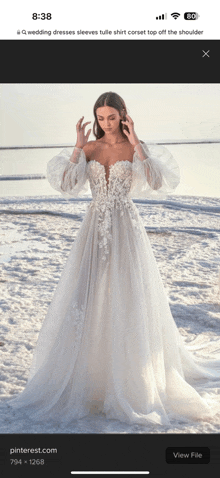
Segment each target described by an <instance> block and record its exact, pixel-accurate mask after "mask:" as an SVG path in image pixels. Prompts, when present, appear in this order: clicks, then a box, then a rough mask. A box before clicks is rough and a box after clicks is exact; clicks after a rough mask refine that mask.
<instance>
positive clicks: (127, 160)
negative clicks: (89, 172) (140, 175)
mask: <svg viewBox="0 0 220 478" xmlns="http://www.w3.org/2000/svg"><path fill="white" fill-rule="evenodd" d="M93 161H95V163H98V164H100V166H103V167H104V168H105V165H104V164H102V163H100V162H99V161H97V159H90V160H89V161H88V164H89V163H92V162H93ZM117 163H131V164H132V163H133V161H129V159H118V161H115V163H114V164H109V168H111V167H112V166H115V164H117Z"/></svg>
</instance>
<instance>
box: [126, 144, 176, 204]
mask: <svg viewBox="0 0 220 478" xmlns="http://www.w3.org/2000/svg"><path fill="white" fill-rule="evenodd" d="M141 147H142V157H143V156H144V158H145V159H144V160H142V159H141V158H140V156H139V153H138V151H137V147H135V148H134V156H133V163H132V182H131V188H130V193H129V195H130V196H132V197H133V198H147V197H149V196H151V197H152V198H155V199H156V198H164V197H166V196H167V195H168V194H170V193H172V192H173V191H174V189H175V188H176V187H177V186H178V184H179V182H180V170H179V166H178V164H177V162H176V160H175V159H174V158H173V156H172V154H171V153H170V152H169V151H168V149H167V148H165V147H164V146H160V145H149V146H148V145H147V144H146V143H142V144H141Z"/></svg>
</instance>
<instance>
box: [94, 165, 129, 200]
mask: <svg viewBox="0 0 220 478" xmlns="http://www.w3.org/2000/svg"><path fill="white" fill-rule="evenodd" d="M92 162H95V163H98V164H100V166H103V167H104V169H105V165H104V164H102V163H100V162H99V161H97V160H96V159H90V161H88V164H89V163H92ZM132 162H133V161H129V159H121V160H120V159H119V160H118V161H115V163H114V164H110V165H109V168H111V167H112V166H115V165H116V164H117V163H131V164H132ZM108 179H110V174H109V178H108ZM108 186H109V181H108V182H107V179H106V174H105V187H106V190H107V192H108Z"/></svg>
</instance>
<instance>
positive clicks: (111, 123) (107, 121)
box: [96, 106, 122, 134]
mask: <svg viewBox="0 0 220 478" xmlns="http://www.w3.org/2000/svg"><path fill="white" fill-rule="evenodd" d="M96 116H97V120H98V123H99V126H100V127H101V128H102V129H103V131H104V132H105V133H107V134H108V133H114V132H116V131H117V130H118V129H119V124H120V120H121V119H122V118H121V115H120V114H119V112H118V110H116V109H115V108H112V107H111V106H101V107H100V108H97V110H96Z"/></svg>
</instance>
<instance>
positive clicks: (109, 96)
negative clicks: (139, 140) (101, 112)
mask: <svg viewBox="0 0 220 478" xmlns="http://www.w3.org/2000/svg"><path fill="white" fill-rule="evenodd" d="M102 106H111V108H115V109H116V110H118V112H119V114H121V115H122V117H123V120H120V125H119V127H120V130H121V133H122V135H123V137H124V138H126V139H127V140H128V138H127V136H126V134H124V132H123V129H126V130H127V131H128V127H127V126H126V125H123V124H122V122H121V121H125V120H126V117H125V115H126V114H127V108H126V105H125V102H124V100H123V99H122V98H121V96H119V95H117V93H113V92H112V91H109V92H107V93H103V94H102V95H101V96H99V98H98V99H97V101H96V102H95V105H94V108H93V113H94V116H95V121H94V124H93V134H94V136H95V137H96V139H100V138H102V136H104V134H105V132H104V131H103V129H102V128H101V126H100V125H99V123H98V120H97V116H96V110H97V109H98V108H101V107H102Z"/></svg>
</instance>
